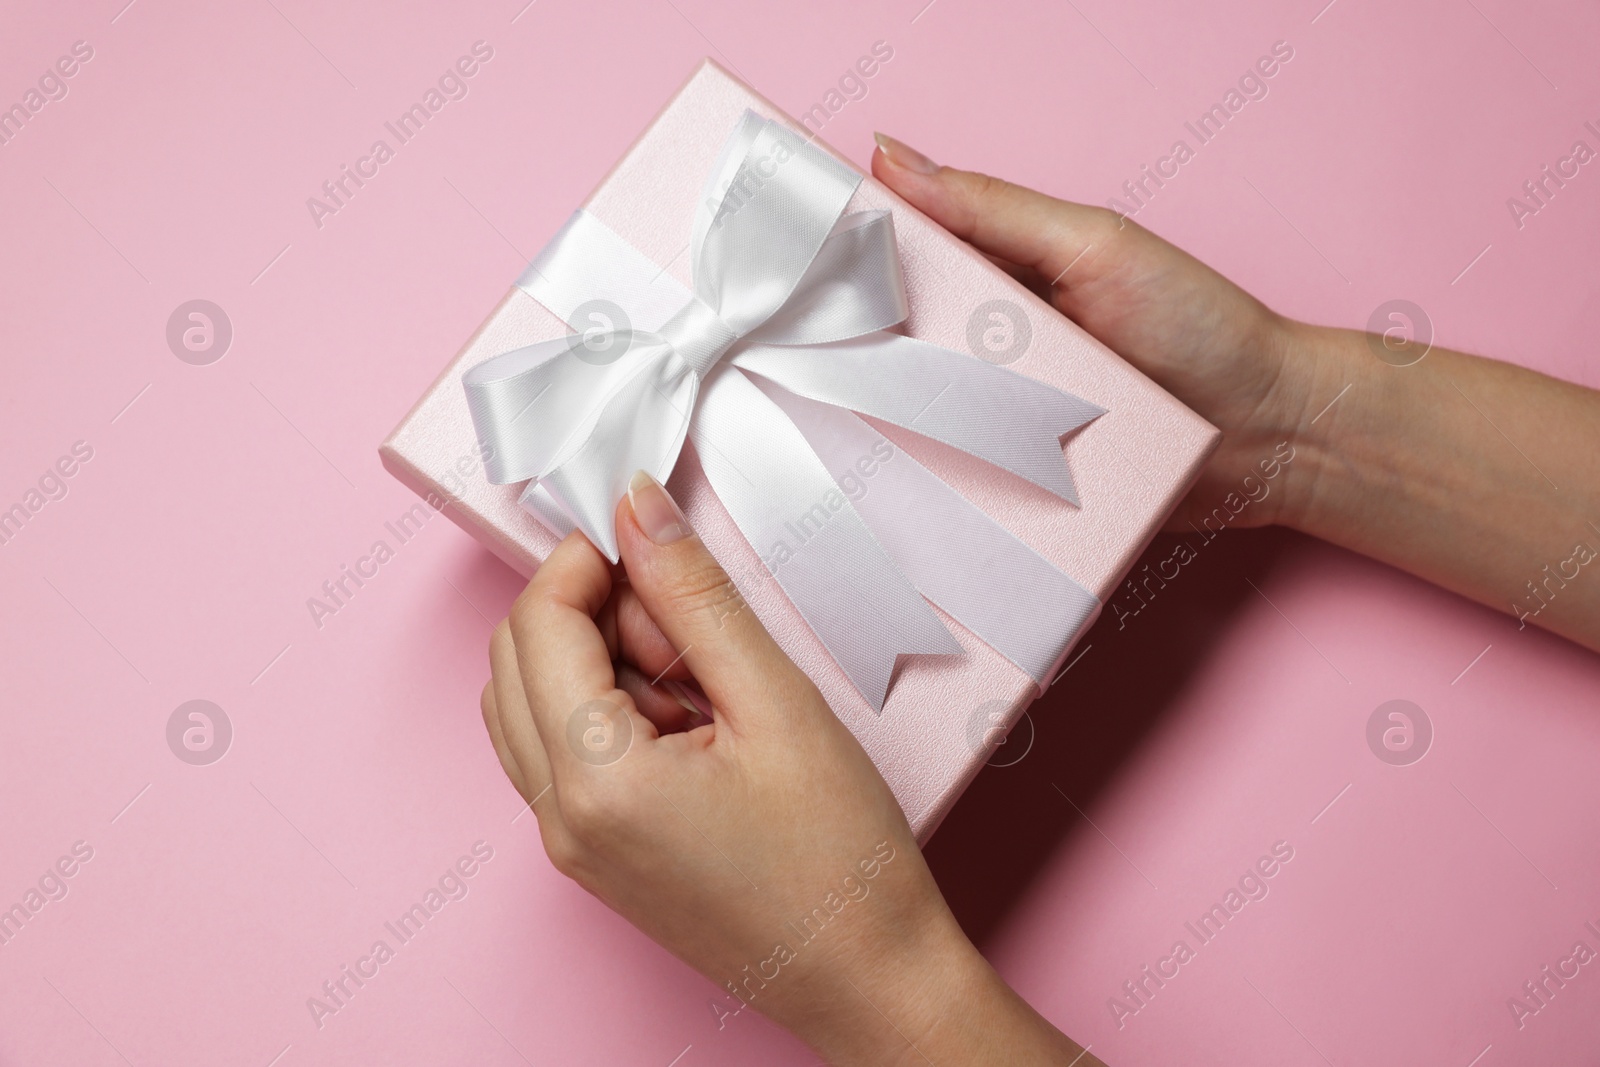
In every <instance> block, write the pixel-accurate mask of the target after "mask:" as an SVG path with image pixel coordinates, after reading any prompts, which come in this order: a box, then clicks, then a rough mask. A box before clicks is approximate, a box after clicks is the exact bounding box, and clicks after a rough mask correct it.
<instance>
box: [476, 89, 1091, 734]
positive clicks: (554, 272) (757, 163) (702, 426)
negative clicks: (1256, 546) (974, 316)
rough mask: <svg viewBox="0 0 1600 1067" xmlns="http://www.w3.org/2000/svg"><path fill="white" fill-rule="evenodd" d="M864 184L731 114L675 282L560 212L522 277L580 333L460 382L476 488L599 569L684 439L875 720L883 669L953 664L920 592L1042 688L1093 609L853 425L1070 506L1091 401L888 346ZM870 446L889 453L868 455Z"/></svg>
mask: <svg viewBox="0 0 1600 1067" xmlns="http://www.w3.org/2000/svg"><path fill="white" fill-rule="evenodd" d="M860 181H861V178H860V176H859V175H858V174H857V173H855V172H854V171H853V170H851V169H850V168H849V167H846V166H844V165H843V164H841V163H839V162H838V161H837V160H835V159H834V158H833V157H832V156H830V155H828V154H827V153H826V152H824V151H822V150H820V149H818V148H817V147H815V146H814V145H811V144H810V143H808V142H806V141H804V140H802V139H801V138H799V137H798V136H796V135H795V134H794V133H792V132H791V131H789V130H788V129H786V128H784V127H783V126H780V125H778V124H777V123H774V122H770V121H767V120H765V119H762V118H760V117H758V116H757V115H755V114H753V113H750V112H746V113H745V115H744V118H743V119H742V120H741V121H740V123H739V125H738V126H737V127H736V128H735V130H734V132H733V134H732V135H731V136H730V137H729V139H728V141H727V143H726V145H725V146H724V148H723V151H722V155H721V157H720V159H719V160H718V162H717V164H716V166H715V167H714V168H713V169H712V172H711V175H710V177H709V180H708V182H707V185H706V190H705V197H704V200H703V202H702V204H701V205H700V207H699V208H698V209H697V210H696V212H695V218H694V228H693V233H692V238H691V241H690V245H689V250H690V254H691V259H690V262H691V264H692V276H693V279H694V291H693V292H690V291H688V290H686V289H685V288H684V287H683V286H682V285H681V284H680V283H678V281H677V280H676V279H674V278H672V277H670V276H669V275H667V274H666V271H665V269H664V268H663V267H660V266H658V265H657V264H655V263H653V262H651V261H650V259H649V258H647V257H646V256H645V255H644V254H643V253H641V252H639V251H638V250H637V249H635V248H634V247H633V246H632V245H630V244H629V243H628V242H627V241H625V240H624V239H623V238H622V237H620V236H618V235H617V234H616V233H615V232H614V231H612V230H611V229H610V228H609V227H607V226H606V225H605V224H604V223H602V222H601V221H600V220H599V219H597V218H595V217H594V216H593V215H591V214H589V213H588V212H586V211H581V210H580V211H578V212H577V213H576V214H574V215H573V216H572V218H571V219H570V220H569V221H568V222H567V224H566V225H565V226H564V227H563V228H562V229H561V231H560V232H559V233H557V234H556V236H555V237H554V238H552V239H551V241H550V243H549V244H548V245H547V246H546V247H545V248H544V250H543V251H542V252H540V253H539V255H538V256H537V257H536V258H535V259H534V261H533V262H532V263H531V264H530V265H529V267H528V269H527V270H526V271H525V272H524V273H523V276H522V277H521V278H520V279H519V280H518V283H517V284H518V285H519V286H520V287H521V288H522V289H523V290H524V291H526V292H527V293H528V294H529V295H531V296H533V297H534V298H535V299H536V300H538V301H539V302H540V303H542V304H543V305H544V306H545V307H547V308H549V309H550V310H551V311H552V312H553V313H554V314H556V315H558V316H560V317H561V318H562V320H563V321H565V322H567V323H568V325H570V326H572V327H574V328H575V329H577V330H579V331H584V332H581V333H577V334H573V335H571V336H569V337H566V338H561V339H556V340H552V341H545V342H541V343H539V344H534V345H530V346H528V347H526V348H520V349H517V350H515V351H512V352H507V353H505V354H504V355H500V356H496V357H495V358H493V359H491V360H488V361H487V362H485V363H482V364H480V365H478V366H477V367H474V368H473V369H472V370H471V371H469V372H468V373H467V375H466V377H465V380H464V384H465V386H466V391H467V401H468V405H469V407H470V408H471V412H472V419H473V423H474V425H475V426H476V428H477V432H478V437H479V440H480V442H481V444H482V445H483V446H484V447H485V450H486V453H487V455H488V456H489V457H490V458H489V460H488V461H487V462H486V466H487V470H488V477H489V480H490V481H491V482H493V483H496V484H508V483H513V482H520V481H525V480H526V481H528V482H529V484H528V487H527V489H526V491H525V492H524V493H523V495H522V497H521V500H520V503H521V504H522V505H523V506H524V507H525V508H527V510H529V511H530V512H531V513H532V514H533V515H534V516H535V517H537V518H538V519H539V520H540V521H541V522H542V523H544V524H545V525H546V526H547V527H549V528H550V529H551V530H552V531H553V532H555V533H556V534H557V535H558V536H564V535H566V534H567V533H569V532H571V531H572V530H573V529H580V530H582V531H583V532H584V534H585V535H587V536H588V538H589V539H590V540H591V541H593V542H594V544H595V545H597V546H598V547H599V548H600V549H601V551H603V552H604V553H605V554H606V555H607V556H608V557H609V558H610V559H611V560H612V561H613V562H615V561H616V559H617V545H616V530H615V528H614V525H613V513H614V510H615V507H616V503H617V501H618V500H619V499H620V498H621V496H622V494H623V493H624V492H626V490H627V486H628V481H629V479H630V478H631V477H632V475H633V472H634V471H636V470H645V471H649V472H650V473H652V474H653V475H654V476H655V477H656V478H657V479H658V480H660V481H663V482H664V481H666V479H667V476H668V474H670V473H671V471H672V468H673V466H674V465H675V464H676V462H677V459H678V454H679V452H680V451H681V449H682V447H683V443H684V440H685V438H686V437H692V439H693V441H694V444H695V450H696V453H697V454H698V456H699V458H700V462H701V465H702V467H703V468H704V470H705V473H706V476H707V478H708V479H709V481H710V483H711V485H712V487H713V488H714V489H715V491H716V493H717V496H718V497H719V499H720V500H721V502H722V504H723V505H724V507H726V508H727V510H728V513H729V514H730V515H731V516H732V517H733V519H734V521H735V522H736V523H737V524H738V526H739V529H740V531H741V532H742V533H743V534H744V535H745V537H746V538H747V539H748V540H749V541H750V543H751V545H752V546H753V547H754V548H755V549H756V551H757V552H758V553H759V554H760V555H761V557H762V559H763V560H764V561H766V563H767V567H768V570H769V571H770V572H771V573H772V574H773V575H774V577H776V579H777V581H778V584H779V585H780V586H781V587H782V588H783V591H784V593H785V594H786V595H787V596H788V597H789V599H790V600H791V601H792V602H793V603H794V605H795V607H796V608H797V609H798V610H799V611H800V613H801V615H802V616H803V617H804V618H805V620H806V622H807V624H808V625H810V626H811V628H812V629H813V630H814V631H815V632H816V634H817V636H818V637H819V638H820V639H821V641H822V643H823V645H824V646H826V648H827V649H828V651H829V653H830V654H831V655H832V656H833V657H834V659H835V660H837V661H838V663H839V665H840V666H841V667H842V668H843V669H844V671H845V674H846V675H847V676H848V677H849V678H850V680H851V682H852V683H853V684H854V685H855V686H856V688H857V689H859V690H860V691H861V693H862V695H863V696H864V697H865V698H866V699H867V701H868V702H869V703H870V704H871V705H872V707H873V708H874V709H875V710H881V709H882V706H883V702H884V699H885V697H886V695H887V692H888V687H889V680H890V676H891V674H892V673H893V670H894V666H895V662H896V660H897V658H898V657H899V656H901V655H911V654H920V653H959V652H960V651H961V646H960V645H959V644H958V643H957V642H956V640H955V638H954V637H953V636H952V635H951V633H950V631H949V630H948V629H947V628H946V626H945V625H944V623H943V622H941V621H940V619H939V617H938V615H937V614H936V613H935V612H934V611H933V610H932V609H931V608H930V607H929V606H928V604H927V603H926V602H925V601H924V599H923V597H924V596H926V597H927V598H928V599H929V600H931V601H933V602H934V603H935V604H937V605H939V607H941V608H943V609H944V610H945V611H946V612H947V613H948V614H950V615H951V616H952V617H953V618H955V619H956V620H957V621H958V622H960V623H961V624H962V625H963V626H965V627H966V628H968V629H969V630H971V631H972V632H973V633H974V634H976V635H977V636H978V637H979V638H980V639H982V640H983V641H984V642H986V643H987V644H989V645H991V646H993V647H994V648H996V649H997V650H998V651H1000V652H1001V653H1002V654H1003V655H1005V656H1006V657H1007V658H1008V659H1010V660H1011V661H1012V662H1013V663H1015V664H1017V665H1018V666H1019V667H1021V668H1022V669H1023V670H1025V671H1027V672H1028V673H1029V674H1030V675H1031V676H1032V677H1033V678H1034V680H1035V681H1036V682H1038V683H1039V684H1040V685H1043V684H1044V683H1045V678H1046V676H1047V674H1048V672H1049V671H1050V670H1051V668H1052V666H1053V665H1054V664H1055V663H1056V662H1057V661H1058V660H1059V659H1060V657H1061V655H1062V654H1063V652H1064V651H1065V648H1066V643H1067V642H1068V641H1069V640H1070V639H1071V638H1072V637H1073V636H1074V635H1075V634H1076V633H1077V632H1078V630H1079V629H1080V628H1081V627H1082V625H1083V624H1084V623H1085V622H1086V621H1087V620H1088V619H1089V618H1090V617H1092V615H1093V614H1094V612H1095V611H1096V610H1097V609H1098V607H1099V602H1098V601H1097V600H1096V599H1095V598H1094V597H1093V596H1092V595H1091V594H1090V593H1089V592H1088V591H1086V590H1084V589H1083V588H1082V587H1081V586H1079V585H1078V584H1077V583H1076V582H1074V581H1073V580H1072V579H1071V578H1069V577H1068V576H1067V575H1065V574H1063V573H1061V572H1060V571H1059V570H1057V569H1056V568H1055V567H1054V566H1052V565H1051V564H1050V563H1048V562H1047V561H1046V560H1044V559H1043V558H1042V557H1040V556H1039V555H1038V554H1037V553H1035V552H1033V550H1032V549H1030V548H1028V547H1027V546H1026V545H1024V544H1023V543H1022V542H1020V541H1018V540H1017V539H1016V538H1015V537H1014V536H1013V535H1012V534H1011V533H1010V532H1009V531H1007V530H1006V529H1004V528H1003V527H1002V526H1000V525H999V524H998V523H996V522H995V521H994V520H993V519H991V518H989V516H988V515H986V514H984V513H983V512H982V511H981V510H979V509H978V508H977V507H976V506H974V505H973V504H972V503H970V502H969V501H967V500H966V499H965V498H964V497H962V496H961V495H960V494H959V493H957V492H956V491H955V490H954V489H952V488H951V487H950V486H949V485H947V484H946V483H944V482H943V481H942V480H940V479H939V478H938V477H936V476H935V475H933V474H932V473H931V472H929V471H928V470H927V469H926V468H925V467H923V466H921V465H920V464H918V463H917V462H916V461H915V460H913V459H912V458H911V457H910V456H908V455H906V454H905V453H904V452H902V451H899V450H896V449H894V448H893V447H892V446H890V445H889V444H888V442H887V441H886V439H884V438H883V436H882V435H881V434H879V433H878V431H877V430H875V429H873V428H872V426H871V425H870V424H868V423H866V422H864V421H863V420H862V419H860V418H859V417H858V416H857V415H856V414H855V413H856V412H859V413H861V414H866V415H871V416H873V417H874V418H879V419H882V420H884V421H885V422H889V423H892V424H895V425H898V426H903V427H905V428H907V429H910V430H913V431H915V432H917V433H919V434H922V435H924V436H927V437H932V438H934V439H936V440H939V441H943V442H945V443H946V444H949V445H952V446H954V447H956V448H959V449H962V450H964V451H966V452H969V453H971V454H972V455H975V456H978V457H979V458H981V459H984V460H986V461H988V462H990V463H992V464H994V465H996V466H999V467H1003V468H1005V469H1007V470H1009V471H1011V472H1013V473H1015V474H1017V475H1020V476H1021V477H1023V478H1026V479H1027V480H1029V481H1032V482H1034V483H1036V484H1038V485H1041V486H1043V487H1045V488H1047V489H1049V490H1050V491H1051V492H1053V493H1055V494H1057V495H1058V496H1060V497H1062V498H1063V499H1065V500H1068V501H1070V502H1072V503H1073V504H1077V503H1078V501H1077V496H1076V493H1075V490H1074V488H1073V483H1072V478H1071V475H1070V474H1069V473H1068V471H1067V466H1066V463H1065V462H1064V460H1063V458H1062V454H1061V444H1060V441H1061V437H1062V435H1064V434H1066V433H1067V432H1069V431H1071V430H1073V429H1076V428H1077V427H1079V426H1082V425H1083V424H1085V423H1087V422H1089V421H1090V420H1092V419H1094V418H1095V417H1096V416H1098V415H1101V414H1103V413H1104V411H1103V409H1102V408H1099V407H1097V406H1095V405H1094V404H1091V403H1088V402H1087V401H1084V400H1081V399H1079V398H1077V397H1074V396H1072V395H1070V394H1067V393H1063V392H1061V391H1059V390H1057V389H1054V388H1052V387H1050V386H1047V385H1044V384H1042V383H1040V382H1037V381H1034V380H1033V379H1031V378H1026V377H1023V376H1022V375H1020V374H1016V373H1014V372H1012V371H1009V370H1006V369H1004V368H1002V367H998V366H995V365H993V364H990V363H987V362H984V361H983V360H980V359H977V358H975V357H973V356H969V355H967V354H965V353H961V352H955V351H952V350H950V349H947V348H941V347H939V346H937V345H931V344H927V343H925V342H922V341H917V340H914V339H912V338H909V337H906V336H903V335H900V334H894V333H887V332H885V331H886V329H887V328H888V327H891V326H894V325H896V324H898V323H899V322H901V321H903V320H904V319H905V318H906V316H907V314H908V307H907V303H906V295H905V287H904V284H903V281H902V278H901V274H900V262H899V255H898V251H897V249H896V246H895V239H894V224H893V218H892V216H891V215H890V214H889V213H888V212H886V211H869V212H860V213H856V214H851V215H845V214H844V209H845V206H846V204H847V203H848V202H849V200H850V198H851V196H852V195H853V194H854V192H855V189H856V186H857V185H858V184H859V183H860ZM885 457H888V458H885Z"/></svg>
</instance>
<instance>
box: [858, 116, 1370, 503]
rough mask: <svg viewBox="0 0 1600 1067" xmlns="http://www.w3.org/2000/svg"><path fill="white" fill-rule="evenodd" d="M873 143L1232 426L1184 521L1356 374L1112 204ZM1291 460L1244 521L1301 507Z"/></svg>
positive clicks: (929, 204)
mask: <svg viewBox="0 0 1600 1067" xmlns="http://www.w3.org/2000/svg"><path fill="white" fill-rule="evenodd" d="M878 144H879V147H880V149H881V151H878V152H874V153H873V156H872V173H873V174H874V175H875V176H876V177H877V178H878V180H880V181H882V182H883V183H884V184H885V185H887V186H889V188H891V189H893V190H894V191H895V192H897V193H899V194H900V195H901V196H902V197H904V198H905V199H906V200H908V201H910V202H911V204H912V205H913V206H914V207H917V208H919V209H920V210H921V211H922V212H923V213H924V214H926V215H928V216H929V217H930V218H932V219H933V220H934V221H935V222H937V223H939V224H940V225H941V226H943V227H944V228H945V229H947V230H949V231H950V232H951V233H953V234H955V235H956V236H957V237H960V238H962V239H964V240H966V241H968V242H970V243H971V244H972V245H973V246H974V247H976V248H977V249H978V250H979V251H980V252H983V253H984V254H985V255H987V256H989V257H990V258H991V259H992V260H994V261H995V262H996V263H998V264H999V265H1000V266H1002V267H1004V268H1005V269H1006V270H1008V271H1009V272H1010V273H1011V274H1012V275H1013V276H1015V277H1016V278H1017V279H1018V280H1019V281H1021V282H1022V283H1023V284H1025V285H1027V286H1028V287H1029V288H1031V289H1033V290H1034V291H1035V292H1036V293H1037V294H1038V295H1039V296H1041V297H1042V298H1044V299H1045V300H1047V301H1048V302H1049V303H1050V304H1051V305H1052V306H1053V307H1055V308H1056V310H1058V311H1060V312H1061V313H1062V314H1064V315H1066V316H1067V317H1068V318H1070V319H1072V320H1073V321H1074V322H1076V323H1077V324H1078V325H1080V326H1082V327H1083V328H1084V329H1085V330H1087V331H1088V332H1089V333H1090V334H1092V335H1093V336H1094V337H1095V338H1096V339H1098V340H1099V341H1100V342H1102V343H1103V344H1105V345H1106V347H1108V348H1110V349H1111V350H1112V351H1114V352H1116V353H1117V354H1118V355H1119V356H1121V357H1122V358H1124V359H1126V360H1127V361H1128V362H1129V363H1132V364H1133V365H1134V366H1135V367H1137V368H1138V369H1139V370H1141V371H1143V372H1144V373H1145V374H1146V375H1148V376H1149V377H1151V378H1152V379H1154V380H1155V381H1156V383H1157V384H1159V385H1160V386H1161V387H1162V388H1164V389H1166V390H1167V391H1168V392H1169V393H1171V394H1172V395H1173V396H1175V397H1177V398H1178V399H1179V400H1181V401H1183V402H1184V403H1185V404H1186V405H1188V406H1189V407H1190V408H1192V409H1193V410H1194V411H1196V412H1197V413H1199V414H1200V415H1201V416H1203V417H1204V418H1205V419H1207V420H1208V421H1209V422H1211V423H1212V424H1213V425H1214V426H1216V427H1217V428H1218V429H1220V430H1221V431H1222V432H1223V438H1222V444H1221V445H1220V446H1219V447H1218V450H1217V452H1216V454H1215V455H1214V456H1213V457H1212V460H1211V463H1210V464H1209V465H1208V466H1207V468H1206V470H1205V473H1204V474H1202V475H1201V477H1200V480H1199V481H1198V482H1197V483H1196V484H1195V487H1194V489H1193V490H1192V491H1191V493H1190V494H1189V497H1188V499H1187V500H1186V501H1185V502H1184V503H1183V504H1182V505H1180V507H1179V508H1178V510H1177V512H1176V513H1175V514H1174V515H1173V518H1172V522H1171V523H1170V526H1171V528H1173V529H1188V520H1189V519H1191V518H1192V519H1195V520H1198V519H1200V518H1202V517H1203V516H1205V515H1207V514H1209V513H1210V512H1211V510H1212V509H1213V508H1215V507H1216V506H1217V504H1218V502H1219V501H1220V500H1221V499H1222V498H1223V497H1224V496H1225V495H1226V494H1228V493H1230V492H1237V491H1238V489H1239V485H1240V483H1241V482H1242V481H1243V480H1244V478H1245V477H1246V476H1247V475H1251V474H1256V475H1259V471H1258V470H1257V464H1259V463H1260V462H1261V461H1262V460H1264V459H1267V458H1269V457H1271V456H1272V454H1273V450H1274V449H1275V448H1276V447H1277V446H1278V444H1279V443H1280V442H1283V441H1285V440H1288V439H1289V438H1291V437H1292V436H1293V435H1294V434H1295V433H1296V432H1297V429H1298V427H1299V426H1301V425H1303V418H1309V417H1311V416H1312V415H1315V414H1316V410H1317V408H1318V407H1321V405H1322V404H1325V403H1326V402H1327V401H1328V400H1329V399H1331V398H1332V397H1333V396H1334V394H1335V393H1337V392H1338V391H1339V389H1340V387H1341V386H1342V385H1343V384H1344V382H1345V381H1347V380H1348V379H1343V378H1341V379H1340V380H1339V381H1338V382H1332V379H1334V378H1335V377H1338V376H1339V374H1340V373H1341V371H1340V369H1338V368H1335V367H1328V366H1325V365H1324V363H1325V361H1323V360H1322V359H1320V358H1319V357H1318V356H1317V354H1316V353H1313V352H1310V351H1308V350H1305V349H1304V348H1303V347H1302V346H1300V345H1299V344H1298V343H1297V341H1298V333H1297V331H1296V330H1295V327H1296V326H1297V324H1295V323H1292V322H1290V321H1289V320H1286V319H1284V318H1283V317H1281V316H1279V315H1277V314H1275V313H1274V312H1272V311H1271V310H1270V309H1268V308H1267V307H1266V306H1265V305H1264V304H1262V303H1261V302H1260V301H1259V300H1257V299H1256V298H1255V297H1253V296H1251V295H1250V294H1249V293H1247V292H1245V291H1244V290H1243V289H1241V288H1239V287H1238V286H1237V285H1234V284H1233V283H1232V282H1230V281H1229V280H1228V279H1226V278H1224V277H1223V276H1222V275H1220V274H1218V273H1217V272H1216V271H1214V270H1212V269H1211V268H1210V267H1208V266H1206V265H1205V264H1204V263H1201V262H1200V261H1199V260H1198V259H1195V258H1194V257H1193V256H1191V255H1189V254H1188V253H1187V252H1185V251H1183V250H1182V249H1180V248H1177V247H1176V246H1174V245H1170V244H1168V243H1167V242H1166V241H1163V240H1162V239H1161V238H1159V237H1157V236H1156V235H1155V234H1153V233H1151V232H1150V231H1148V230H1146V229H1145V228H1144V227H1142V226H1139V225H1138V224H1137V223H1135V222H1132V221H1131V220H1129V219H1126V218H1124V217H1122V216H1121V215H1118V214H1117V213H1116V212H1113V211H1109V210H1106V209H1105V208H1098V207H1086V206H1084V205H1082V204H1074V203H1071V202H1069V201H1065V200H1057V199H1055V198H1054V197H1050V196H1046V195H1044V194H1043V193H1037V192H1034V191H1033V190H1031V189H1025V188H1023V187H1022V186H1019V185H1012V184H1011V183H1010V182H1006V181H1002V180H1001V179H999V178H991V177H988V176H986V175H983V174H975V173H972V172H971V171H964V170H956V169H955V168H953V167H941V166H938V165H937V164H935V163H933V162H932V161H931V160H929V159H928V158H927V157H926V156H924V155H922V153H920V152H917V151H916V150H915V149H912V148H910V147H909V146H907V145H904V144H901V143H900V142H899V141H896V140H894V139H893V138H892V137H886V136H884V135H882V134H879V135H878ZM1330 382H1332V384H1331V386H1330V385H1329V384H1328V383H1330ZM1313 404H1314V405H1315V406H1312V407H1311V408H1310V411H1309V412H1307V407H1308V405H1313ZM1302 469H1303V465H1302ZM1293 473H1294V475H1295V476H1294V477H1292V478H1286V479H1285V480H1284V482H1283V483H1280V484H1283V485H1285V486H1286V487H1289V488H1290V491H1289V492H1275V493H1273V494H1271V495H1270V496H1268V497H1267V498H1265V499H1263V500H1262V501H1261V502H1260V504H1258V505H1257V506H1254V507H1251V508H1250V509H1248V510H1247V511H1246V512H1244V513H1243V514H1242V515H1241V516H1240V522H1239V525H1242V526H1251V525H1265V524H1267V523H1271V522H1276V521H1280V519H1281V518H1282V517H1283V515H1284V510H1283V509H1284V508H1285V507H1294V506H1296V505H1295V502H1294V500H1293V496H1294V489H1296V488H1301V487H1303V486H1304V484H1305V480H1304V479H1303V478H1300V477H1299V474H1300V472H1299V471H1295V472H1293Z"/></svg>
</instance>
